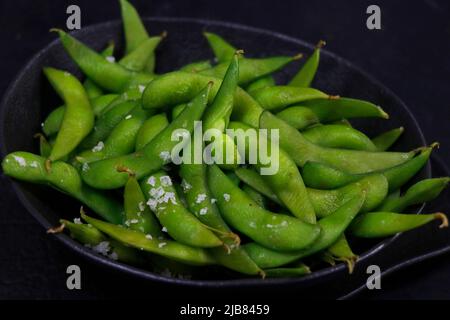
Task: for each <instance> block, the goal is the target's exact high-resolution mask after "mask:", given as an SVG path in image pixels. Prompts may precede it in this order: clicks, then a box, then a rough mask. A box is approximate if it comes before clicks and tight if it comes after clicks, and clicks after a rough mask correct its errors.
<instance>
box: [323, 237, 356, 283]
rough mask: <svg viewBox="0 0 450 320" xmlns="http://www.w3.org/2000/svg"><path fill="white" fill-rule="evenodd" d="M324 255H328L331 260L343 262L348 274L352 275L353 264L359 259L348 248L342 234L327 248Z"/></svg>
mask: <svg viewBox="0 0 450 320" xmlns="http://www.w3.org/2000/svg"><path fill="white" fill-rule="evenodd" d="M325 255H328V256H329V257H330V258H331V259H332V260H336V261H343V262H345V263H346V264H347V268H348V272H349V273H350V274H351V273H353V270H354V268H355V263H356V261H357V260H358V258H359V257H358V256H357V255H356V254H354V253H353V251H352V249H351V248H350V245H349V243H348V241H347V238H346V236H345V234H342V235H341V236H340V237H339V239H338V240H337V241H336V242H335V243H333V244H332V245H331V246H330V247H328V249H327V251H326V252H325Z"/></svg>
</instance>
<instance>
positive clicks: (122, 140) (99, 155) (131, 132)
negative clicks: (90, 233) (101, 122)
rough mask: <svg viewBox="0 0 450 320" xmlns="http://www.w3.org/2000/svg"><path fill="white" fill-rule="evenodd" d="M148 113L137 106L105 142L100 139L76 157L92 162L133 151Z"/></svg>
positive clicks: (85, 161)
mask: <svg viewBox="0 0 450 320" xmlns="http://www.w3.org/2000/svg"><path fill="white" fill-rule="evenodd" d="M148 115H149V112H148V111H147V110H143V109H142V108H141V107H140V106H137V107H136V108H135V109H134V110H133V111H132V112H131V113H130V114H129V115H127V116H125V118H123V119H122V120H121V121H120V122H119V123H118V124H117V125H116V126H115V127H114V128H113V129H112V131H111V134H110V135H109V136H108V138H107V139H106V140H105V142H103V141H100V142H99V143H98V144H97V145H96V146H95V147H93V148H92V149H90V150H85V151H83V152H81V153H79V154H78V155H77V156H76V159H77V160H78V161H79V162H81V163H90V162H94V161H98V160H102V159H107V158H112V157H117V156H122V155H126V154H129V153H131V152H133V151H134V148H135V145H136V136H137V133H138V131H139V129H140V128H141V126H142V124H143V123H144V121H145V120H146V119H147V117H148Z"/></svg>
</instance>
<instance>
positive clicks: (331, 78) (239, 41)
mask: <svg viewBox="0 0 450 320" xmlns="http://www.w3.org/2000/svg"><path fill="white" fill-rule="evenodd" d="M145 24H146V25H147V27H148V29H149V30H151V33H152V34H158V33H160V32H162V31H164V30H166V31H168V33H169V37H168V38H167V39H165V40H164V41H163V43H162V44H161V46H160V47H159V48H158V52H157V72H159V73H162V72H167V71H171V70H174V69H177V68H178V67H181V66H182V65H184V64H186V63H189V62H192V61H196V60H200V59H205V58H211V56H212V53H211V52H210V50H209V48H208V46H207V43H206V41H205V40H204V38H203V36H202V31H205V30H208V31H213V32H217V33H219V34H221V35H223V36H224V37H225V38H226V39H228V40H230V42H232V43H233V44H235V45H236V47H238V48H243V49H245V51H246V53H247V55H248V56H254V57H262V56H268V55H278V54H280V55H281V54H282V55H294V54H297V53H299V52H303V53H307V54H309V53H310V52H311V51H312V50H313V46H312V45H310V44H308V43H305V42H303V41H301V40H297V39H294V38H291V37H288V36H285V35H281V34H278V33H274V32H270V31H265V30H260V29H255V28H250V27H245V26H241V25H236V24H229V23H221V22H212V21H203V20H193V19H170V18H153V19H146V20H145ZM121 28H122V25H121V23H120V22H118V21H114V22H108V23H103V24H99V25H95V26H92V27H87V28H83V30H81V31H78V32H76V33H74V35H75V36H76V37H77V38H78V39H80V40H81V41H83V42H84V43H86V44H88V45H89V46H92V47H93V48H94V49H97V50H100V49H101V48H102V47H104V46H105V45H106V43H107V42H108V41H110V40H114V41H115V43H116V44H117V48H118V53H119V54H120V51H121V49H122V44H123V40H122V31H121ZM44 66H52V67H56V68H61V69H65V70H68V71H70V72H73V73H75V74H77V75H80V72H79V71H78V69H77V68H76V66H75V65H74V63H73V62H72V61H71V60H70V59H69V57H68V55H67V54H66V52H65V51H64V49H63V47H62V45H61V44H60V43H59V41H57V40H55V41H53V42H52V43H50V44H49V45H48V46H47V47H45V48H44V49H43V50H41V51H40V52H39V53H38V54H36V55H35V56H34V57H33V58H32V59H31V61H30V62H29V63H28V64H27V65H26V66H25V68H24V69H23V70H22V71H21V72H20V73H19V75H18V76H17V77H16V78H15V79H14V81H13V82H12V83H11V85H10V87H9V88H8V90H7V91H6V94H5V96H4V98H3V101H2V104H1V119H0V125H1V131H0V134H1V136H0V144H1V152H2V156H5V155H6V154H7V153H9V152H12V151H16V150H26V151H30V152H37V151H38V147H37V141H35V139H33V135H34V134H35V133H36V132H39V131H40V125H41V122H42V121H43V120H44V118H45V117H46V115H48V113H49V112H50V110H51V109H52V108H55V107H56V106H57V105H58V99H57V97H56V95H55V94H54V93H53V91H52V90H51V88H50V86H49V85H48V83H47V81H46V80H45V78H44V77H43V74H42V68H43V67H44ZM298 67H299V64H292V65H290V66H289V67H288V68H286V69H285V70H283V71H282V72H280V73H279V74H277V81H278V82H279V83H285V82H286V81H287V80H288V79H289V78H290V77H291V76H292V75H293V74H294V73H295V72H296V70H297V69H298ZM314 86H315V87H317V88H319V89H322V90H324V91H325V92H328V93H330V94H339V95H341V96H349V97H354V98H362V99H367V100H369V101H372V102H374V103H376V104H379V105H381V106H382V107H383V108H384V110H386V111H387V112H388V113H389V114H390V116H391V119H390V120H388V121H386V120H379V119H370V120H363V121H357V122H356V121H355V123H354V124H356V126H357V127H361V128H363V129H364V132H366V133H367V134H368V135H369V136H373V135H375V134H377V133H381V132H383V131H385V130H388V129H391V128H394V127H399V126H404V127H405V130H406V134H405V135H404V137H402V138H401V139H400V140H399V141H398V142H397V144H396V146H395V148H396V149H398V150H411V149H413V148H415V147H418V146H423V145H425V140H424V137H423V135H422V132H421V130H420V128H419V126H418V124H417V122H416V120H415V119H414V117H413V115H412V114H411V112H410V111H409V110H408V108H407V107H406V106H405V104H404V103H403V102H402V101H401V100H400V99H399V98H398V97H396V96H395V95H394V94H393V93H392V92H391V91H389V90H388V89H387V88H386V87H384V86H383V85H382V84H381V83H379V82H378V81H376V80H375V79H373V78H372V77H371V76H369V75H368V74H366V73H364V72H363V71H361V70H360V69H359V68H357V67H355V66H353V65H352V64H351V63H349V62H348V61H345V60H344V59H342V58H340V57H338V56H336V55H334V54H332V53H330V52H327V51H326V50H323V53H322V56H321V64H320V68H319V72H318V74H317V77H316V81H315V84H314ZM430 176H431V174H430V167H429V166H427V167H426V168H424V170H422V172H421V173H420V174H419V175H418V178H427V177H430ZM12 185H13V187H14V189H15V191H16V192H17V195H18V196H19V198H20V200H21V201H22V202H23V204H24V205H25V207H26V208H27V209H28V210H29V211H30V212H31V214H32V215H33V216H34V217H35V218H36V219H37V220H38V221H39V223H41V224H42V226H43V227H44V228H49V227H51V226H55V225H56V224H58V219H59V218H61V217H65V218H69V219H70V218H71V217H73V216H75V214H76V213H77V212H78V209H79V203H77V202H76V201H73V200H71V199H69V198H68V197H66V196H64V195H62V194H60V193H58V192H56V191H54V190H51V189H49V188H47V187H43V186H37V185H32V184H28V183H22V182H17V181H12ZM56 237H57V238H58V239H59V240H60V241H61V242H63V243H64V245H66V246H67V247H69V248H71V249H73V250H74V251H76V252H78V253H79V254H80V255H82V256H84V257H86V258H87V259H89V260H91V261H94V262H96V263H98V264H100V265H105V266H108V267H110V268H114V269H116V270H119V271H123V272H124V273H128V274H130V275H134V276H137V277H140V278H143V279H148V280H154V281H158V282H166V283H172V284H181V285H186V286H198V287H210V288H213V287H215V288H217V287H219V288H224V287H228V288H232V287H252V288H254V287H257V286H267V287H271V286H279V285H283V284H289V286H291V287H292V286H294V287H297V288H306V287H309V288H311V286H314V285H316V284H317V283H324V282H326V281H336V280H339V279H344V278H346V277H347V278H351V277H352V276H348V274H347V272H346V270H345V266H344V265H343V264H339V265H337V266H335V267H324V268H321V269H319V270H318V271H316V272H314V273H312V274H311V275H308V276H305V277H303V278H296V279H265V280H262V279H255V278H242V277H236V275H234V274H230V273H228V272H227V271H223V270H222V271H216V272H213V273H212V274H209V275H208V273H205V274H206V276H202V277H198V278H193V279H191V280H184V279H174V278H169V277H165V276H161V275H159V274H156V273H153V272H150V271H147V270H144V269H139V268H136V267H133V266H129V265H125V264H122V263H119V262H116V261H112V260H109V259H107V258H105V257H103V256H100V255H97V254H96V253H94V252H92V251H91V250H90V249H87V248H85V247H84V246H82V245H80V244H79V243H78V242H76V241H74V240H72V239H71V238H70V237H69V236H67V235H66V234H59V235H56ZM395 239H396V237H392V238H390V239H386V240H383V241H381V242H375V243H374V242H370V243H368V242H362V243H359V241H358V243H356V244H355V246H356V248H357V252H358V253H360V254H361V255H360V257H361V258H360V261H359V262H358V264H363V263H364V261H365V260H367V259H368V258H373V256H374V255H377V258H379V259H383V254H382V253H383V249H384V248H386V247H387V246H388V245H391V244H392V243H393V242H395ZM357 267H358V266H357ZM353 277H354V276H353Z"/></svg>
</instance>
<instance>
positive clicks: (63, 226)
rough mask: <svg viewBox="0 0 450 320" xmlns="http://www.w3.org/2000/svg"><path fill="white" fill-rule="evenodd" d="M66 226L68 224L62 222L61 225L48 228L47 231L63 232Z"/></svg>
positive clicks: (52, 232)
mask: <svg viewBox="0 0 450 320" xmlns="http://www.w3.org/2000/svg"><path fill="white" fill-rule="evenodd" d="M65 227H66V225H65V224H64V223H61V224H60V225H59V226H56V227H52V228H49V229H47V233H48V234H56V233H61V232H63V230H64V228H65Z"/></svg>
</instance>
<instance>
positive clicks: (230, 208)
mask: <svg viewBox="0 0 450 320" xmlns="http://www.w3.org/2000/svg"><path fill="white" fill-rule="evenodd" d="M208 185H209V187H210V189H211V192H212V194H213V196H214V198H216V199H217V204H218V206H219V209H220V212H221V213H222V215H223V217H224V219H225V220H226V221H227V222H228V223H229V224H230V225H231V226H232V227H233V228H235V229H236V230H239V231H240V232H242V233H243V234H245V235H247V236H248V237H249V238H251V239H253V240H254V241H256V242H258V243H260V244H261V245H264V246H266V247H268V248H271V249H274V250H282V251H289V250H298V249H302V248H306V247H308V246H310V245H311V244H312V243H313V242H314V241H315V240H316V238H317V237H318V236H319V233H320V228H319V227H317V226H316V225H312V224H309V223H304V222H302V221H300V220H299V219H296V218H293V217H290V216H286V215H282V214H273V213H271V212H269V211H267V210H265V209H263V208H261V207H260V206H258V204H257V203H255V202H254V201H253V200H252V199H251V198H250V197H248V196H247V195H246V194H245V192H243V191H242V190H240V189H239V188H238V187H236V186H235V185H234V184H233V183H232V182H231V181H230V180H229V179H228V178H227V176H226V175H225V174H224V173H223V172H222V171H221V170H220V169H219V168H218V167H217V166H215V165H213V166H209V167H208Z"/></svg>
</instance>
